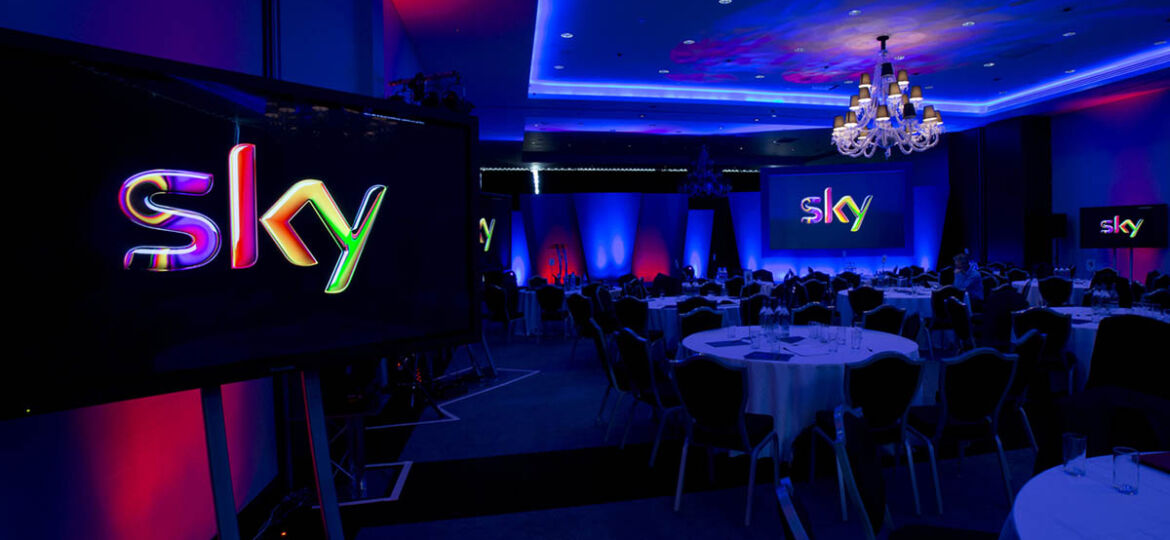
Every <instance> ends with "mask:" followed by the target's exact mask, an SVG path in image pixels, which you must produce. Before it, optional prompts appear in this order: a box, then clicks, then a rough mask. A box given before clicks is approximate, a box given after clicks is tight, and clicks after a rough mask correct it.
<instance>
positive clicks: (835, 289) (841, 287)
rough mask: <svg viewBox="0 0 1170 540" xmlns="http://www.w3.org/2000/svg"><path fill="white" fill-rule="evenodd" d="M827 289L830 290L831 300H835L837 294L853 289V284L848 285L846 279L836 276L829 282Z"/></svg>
mask: <svg viewBox="0 0 1170 540" xmlns="http://www.w3.org/2000/svg"><path fill="white" fill-rule="evenodd" d="M829 288H830V289H832V292H831V294H832V295H833V298H836V297H837V293H839V292H841V291H847V290H849V289H851V288H853V284H852V283H850V282H849V280H848V279H845V278H844V277H841V276H837V277H835V278H833V281H831V282H829Z"/></svg>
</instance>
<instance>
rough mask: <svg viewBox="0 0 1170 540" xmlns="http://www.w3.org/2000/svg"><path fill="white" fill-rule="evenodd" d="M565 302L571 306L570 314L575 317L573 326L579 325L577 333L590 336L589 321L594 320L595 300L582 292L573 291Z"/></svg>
mask: <svg viewBox="0 0 1170 540" xmlns="http://www.w3.org/2000/svg"><path fill="white" fill-rule="evenodd" d="M565 304H566V305H568V306H569V315H572V317H573V326H576V327H577V333H578V334H581V335H583V336H588V335H589V332H590V329H589V323H590V322H591V321H593V302H590V301H589V299H588V298H585V297H584V296H581V295H580V294H577V293H573V294H570V295H569V297H568V298H566V299H565Z"/></svg>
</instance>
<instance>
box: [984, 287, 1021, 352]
mask: <svg viewBox="0 0 1170 540" xmlns="http://www.w3.org/2000/svg"><path fill="white" fill-rule="evenodd" d="M1028 307H1029V306H1028V301H1027V300H1026V299H1025V298H1024V295H1022V294H1020V292H1019V291H1017V290H1016V289H1015V287H1014V286H1013V285H1012V284H1011V283H1005V284H1003V285H1000V286H999V287H996V288H994V289H992V290H991V294H990V295H988V297H987V300H986V301H985V302H983V320H982V330H983V331H982V336H981V338H982V339H981V341H980V343H979V346H981V347H994V348H996V349H999V350H1001V351H1008V350H1011V343H1012V314H1013V313H1015V312H1017V311H1020V310H1024V309H1028Z"/></svg>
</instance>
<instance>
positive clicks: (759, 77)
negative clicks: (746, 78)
mask: <svg viewBox="0 0 1170 540" xmlns="http://www.w3.org/2000/svg"><path fill="white" fill-rule="evenodd" d="M756 78H757V79H763V78H764V75H763V74H759V75H756Z"/></svg>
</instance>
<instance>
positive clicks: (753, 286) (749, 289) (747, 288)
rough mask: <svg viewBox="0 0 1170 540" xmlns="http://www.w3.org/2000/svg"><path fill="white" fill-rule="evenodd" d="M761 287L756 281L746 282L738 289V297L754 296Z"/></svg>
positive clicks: (758, 292)
mask: <svg viewBox="0 0 1170 540" xmlns="http://www.w3.org/2000/svg"><path fill="white" fill-rule="evenodd" d="M763 288H764V287H763V285H760V284H759V283H758V282H752V283H748V284H747V285H744V286H743V288H742V289H740V290H739V297H740V298H749V297H752V296H755V295H757V294H760V291H761V290H763Z"/></svg>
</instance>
